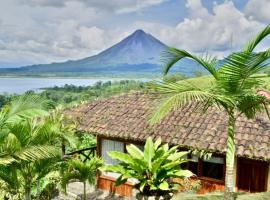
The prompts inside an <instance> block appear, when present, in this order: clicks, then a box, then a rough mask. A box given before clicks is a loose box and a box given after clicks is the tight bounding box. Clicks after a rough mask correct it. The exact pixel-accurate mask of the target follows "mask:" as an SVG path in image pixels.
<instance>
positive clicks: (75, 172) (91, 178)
mask: <svg viewBox="0 0 270 200" xmlns="http://www.w3.org/2000/svg"><path fill="white" fill-rule="evenodd" d="M102 164H103V161H102V160H101V159H99V158H96V157H93V158H92V159H91V160H89V161H87V162H82V161H81V160H69V161H68V163H67V170H65V172H64V174H63V178H62V187H63V188H64V190H65V191H66V188H67V184H68V183H69V181H70V180H78V181H80V182H82V183H83V199H84V200H86V183H87V182H88V183H89V184H91V185H93V184H95V180H96V176H97V169H98V168H99V167H101V166H102Z"/></svg>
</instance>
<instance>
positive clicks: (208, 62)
mask: <svg viewBox="0 0 270 200" xmlns="http://www.w3.org/2000/svg"><path fill="white" fill-rule="evenodd" d="M183 58H188V59H191V60H194V61H195V62H197V63H198V64H200V65H201V66H202V67H203V68H204V69H206V70H207V71H208V72H209V73H210V74H212V75H213V76H214V77H215V78H217V73H216V69H215V67H216V65H217V59H216V58H206V59H203V58H201V57H197V56H195V55H192V54H190V53H189V52H187V51H185V50H180V49H176V48H168V49H167V50H166V51H165V52H164V53H163V55H162V61H163V62H164V63H165V67H164V70H163V73H164V74H167V73H168V72H169V70H170V69H171V67H172V66H173V65H174V64H175V63H177V62H178V61H180V60H182V59H183Z"/></svg>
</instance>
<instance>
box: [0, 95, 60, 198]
mask: <svg viewBox="0 0 270 200" xmlns="http://www.w3.org/2000/svg"><path fill="white" fill-rule="evenodd" d="M48 108H49V104H48V103H47V101H46V100H44V99H42V98H40V97H38V96H37V95H31V94H29V95H23V96H21V97H19V98H17V99H16V100H14V101H12V102H11V103H10V104H9V105H8V106H6V107H4V108H3V109H2V110H1V111H0V179H1V181H4V183H5V185H6V186H8V188H11V189H12V190H17V191H18V189H20V188H21V187H23V189H24V193H25V199H31V187H32V183H33V168H34V165H33V164H34V163H35V162H38V161H41V160H43V159H50V158H55V157H57V156H58V155H60V154H59V153H60V151H59V148H57V147H55V146H54V145H53V144H54V143H55V138H56V137H55V134H54V132H53V131H52V130H51V127H52V126H51V125H50V124H49V123H48V122H46V121H44V120H43V118H44V117H46V116H47V115H49V112H48V111H47V109H48ZM7 174H9V176H6V175H7ZM11 175H12V176H11ZM7 177H12V180H11V179H8V178H7ZM16 180H20V181H16Z"/></svg>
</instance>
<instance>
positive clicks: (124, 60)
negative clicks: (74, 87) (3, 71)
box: [17, 30, 167, 72]
mask: <svg viewBox="0 0 270 200" xmlns="http://www.w3.org/2000/svg"><path fill="white" fill-rule="evenodd" d="M166 47H167V46H166V45H165V44H163V43H162V42H160V41H159V40H157V39H156V38H154V37H153V36H152V35H150V34H147V33H145V32H144V31H142V30H137V31H135V32H134V33H133V34H131V35H130V36H128V37H126V38H125V39H123V40H122V41H120V42H119V43H117V44H115V45H114V46H112V47H110V48H108V49H106V50H105V51H102V52H101V53H99V54H97V55H95V56H91V57H87V58H84V59H80V60H75V61H67V62H63V63H52V64H41V65H31V66H26V67H21V68H19V69H17V71H24V72H102V71H110V70H113V71H115V70H127V71H130V70H131V71H132V70H133V68H134V70H145V69H148V68H156V66H157V65H160V63H159V58H160V54H161V52H162V51H164V50H165V49H166ZM142 65H143V66H145V68H144V67H143V66H142Z"/></svg>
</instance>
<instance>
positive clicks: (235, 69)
mask: <svg viewBox="0 0 270 200" xmlns="http://www.w3.org/2000/svg"><path fill="white" fill-rule="evenodd" d="M267 59H268V57H267V56H266V55H265V54H263V53H245V52H237V53H233V54H231V55H230V56H228V57H227V58H226V59H225V63H224V65H223V66H222V67H221V68H220V69H219V70H218V74H219V79H218V81H217V83H218V85H219V86H220V87H221V88H223V89H225V90H226V91H227V92H230V93H239V92H242V91H244V90H245V89H250V88H253V87H258V86H259V85H261V83H262V81H261V79H260V78H258V77H259V76H257V74H258V73H260V72H261V71H262V70H264V69H265V68H266V67H267V64H266V63H265V61H266V60H267Z"/></svg>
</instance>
